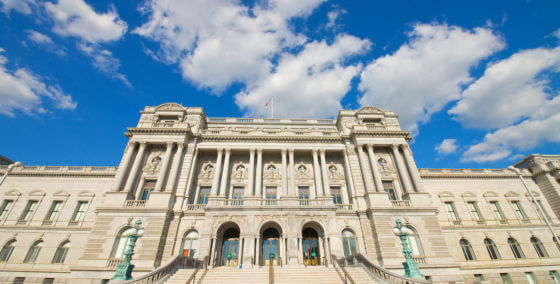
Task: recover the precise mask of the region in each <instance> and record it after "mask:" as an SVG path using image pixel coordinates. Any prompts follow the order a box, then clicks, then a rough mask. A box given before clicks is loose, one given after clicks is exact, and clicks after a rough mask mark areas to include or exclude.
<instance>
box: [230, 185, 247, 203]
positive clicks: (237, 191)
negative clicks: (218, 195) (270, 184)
mask: <svg viewBox="0 0 560 284" xmlns="http://www.w3.org/2000/svg"><path fill="white" fill-rule="evenodd" d="M244 190H245V189H244V188H243V187H234V188H233V196H232V199H233V204H234V205H243V191H244Z"/></svg>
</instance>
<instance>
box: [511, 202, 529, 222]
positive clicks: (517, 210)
mask: <svg viewBox="0 0 560 284" xmlns="http://www.w3.org/2000/svg"><path fill="white" fill-rule="evenodd" d="M511 206H512V207H513V211H514V212H515V216H517V218H518V219H519V220H526V219H527V216H526V215H525V212H524V211H523V207H521V203H520V202H519V201H517V200H515V201H512V202H511Z"/></svg>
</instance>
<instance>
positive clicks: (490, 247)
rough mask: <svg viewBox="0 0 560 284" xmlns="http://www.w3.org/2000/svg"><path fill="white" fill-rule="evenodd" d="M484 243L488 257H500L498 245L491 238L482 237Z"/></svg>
mask: <svg viewBox="0 0 560 284" xmlns="http://www.w3.org/2000/svg"><path fill="white" fill-rule="evenodd" d="M484 245H486V250H487V251H488V254H489V255H490V259H500V258H501V257H500V252H499V251H498V247H496V244H495V243H494V241H493V240H491V239H489V238H486V239H484Z"/></svg>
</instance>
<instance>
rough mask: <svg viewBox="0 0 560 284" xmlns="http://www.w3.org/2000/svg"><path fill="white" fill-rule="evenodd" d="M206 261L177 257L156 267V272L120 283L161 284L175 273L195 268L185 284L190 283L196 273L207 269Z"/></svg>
mask: <svg viewBox="0 0 560 284" xmlns="http://www.w3.org/2000/svg"><path fill="white" fill-rule="evenodd" d="M207 261H208V256H205V257H204V258H203V259H202V260H199V259H196V258H191V257H186V256H182V255H177V256H175V257H173V258H172V259H170V260H169V261H167V262H166V263H164V264H163V265H162V266H160V267H158V268H157V269H156V270H154V271H152V272H150V273H148V274H146V275H143V276H140V277H138V278H135V279H132V280H129V281H125V282H122V283H126V284H132V283H134V284H151V283H163V282H164V281H165V280H167V279H168V278H169V277H171V275H173V273H175V271H177V270H178V269H183V268H195V270H194V271H193V273H192V274H191V276H190V277H189V278H188V279H187V281H186V282H185V283H191V282H193V280H194V277H195V276H196V274H197V273H198V271H199V270H200V269H201V268H203V269H207V267H206V262H207Z"/></svg>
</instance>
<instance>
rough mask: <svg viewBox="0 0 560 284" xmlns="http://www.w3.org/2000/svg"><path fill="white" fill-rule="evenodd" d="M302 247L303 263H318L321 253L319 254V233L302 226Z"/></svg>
mask: <svg viewBox="0 0 560 284" xmlns="http://www.w3.org/2000/svg"><path fill="white" fill-rule="evenodd" d="M301 235H302V248H303V264H304V265H305V266H308V265H320V264H321V255H320V254H319V234H318V233H317V231H316V230H315V229H313V228H304V229H303V231H302V232H301Z"/></svg>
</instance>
